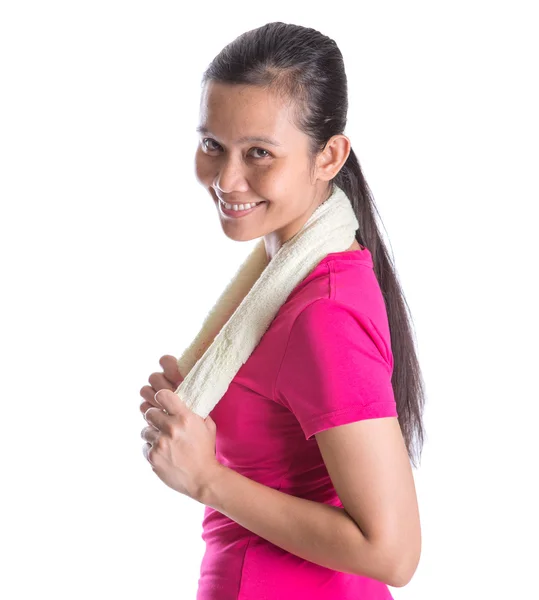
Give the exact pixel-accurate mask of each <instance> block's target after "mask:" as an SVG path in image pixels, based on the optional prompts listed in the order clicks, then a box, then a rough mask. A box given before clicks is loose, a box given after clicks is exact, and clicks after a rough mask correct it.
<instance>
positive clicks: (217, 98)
mask: <svg viewBox="0 0 539 600" xmlns="http://www.w3.org/2000/svg"><path fill="white" fill-rule="evenodd" d="M200 128H203V129H204V130H205V131H207V132H210V133H213V134H214V135H219V134H222V135H229V134H230V135H240V134H241V135H267V136H271V137H273V138H286V137H290V136H291V135H298V134H299V133H300V132H299V131H298V130H297V129H296V128H295V126H294V124H293V122H292V110H291V106H290V104H289V103H288V102H286V101H285V99H283V98H281V97H279V96H277V95H276V94H274V93H272V92H271V91H269V90H267V89H265V88H262V87H258V86H253V85H244V84H224V83H218V82H214V81H209V82H208V83H206V85H205V86H204V88H203V90H202V95H201V100H200V123H199V129H200Z"/></svg>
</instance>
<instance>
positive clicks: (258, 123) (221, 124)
mask: <svg viewBox="0 0 539 600" xmlns="http://www.w3.org/2000/svg"><path fill="white" fill-rule="evenodd" d="M199 128H203V129H204V131H202V132H200V134H199V135H200V139H199V144H198V147H197V150H196V153H195V171H196V177H197V179H198V181H199V183H200V184H201V185H202V186H203V187H204V188H206V189H207V190H208V192H209V194H210V196H211V198H212V200H213V202H214V205H215V207H216V210H217V211H218V214H219V217H220V220H221V226H222V228H223V231H224V232H225V234H226V235H227V236H228V237H229V238H230V239H233V240H235V241H248V240H252V239H255V238H260V237H264V242H265V246H266V253H267V256H268V260H271V259H272V258H273V256H275V253H276V252H277V251H278V250H279V248H280V247H281V246H282V244H283V243H284V242H286V241H287V240H289V239H290V238H291V237H292V236H294V235H295V234H296V233H297V232H298V231H299V230H300V229H301V227H302V226H303V225H304V224H305V223H306V221H307V220H308V219H309V217H310V216H311V214H312V213H313V212H314V211H315V210H316V208H317V207H318V206H319V205H320V204H321V203H322V202H324V201H325V200H326V199H327V198H328V197H329V181H330V180H331V179H333V178H334V177H335V175H336V174H337V173H338V172H339V170H340V169H341V167H342V166H343V164H344V163H345V162H346V159H347V158H348V155H349V153H350V140H349V139H348V138H347V137H346V136H345V135H342V134H340V135H335V136H333V137H332V138H331V139H330V140H329V141H328V143H327V145H326V147H325V148H324V150H323V151H321V152H320V153H319V154H318V155H317V157H316V163H315V165H314V167H313V168H310V163H309V154H308V143H309V138H308V136H307V135H306V134H304V133H303V132H301V131H300V130H299V129H298V128H297V127H296V126H295V125H294V122H293V112H292V106H291V105H290V104H289V103H288V102H285V100H284V99H282V98H281V97H279V96H277V95H276V94H274V93H272V92H270V91H268V90H266V89H263V88H260V87H256V86H249V85H231V84H224V83H216V82H213V81H209V82H207V84H206V85H205V86H204V88H203V91H202V95H201V101H200V119H199ZM244 136H255V137H269V138H272V139H273V140H274V141H275V142H277V144H279V145H272V144H270V143H267V142H262V141H246V142H238V140H239V138H241V137H244ZM219 198H222V199H223V200H224V201H226V202H228V203H230V204H236V203H237V204H244V203H247V202H259V201H262V200H263V201H266V203H265V204H262V205H261V207H259V208H257V209H256V210H255V211H254V212H253V213H251V214H250V215H246V216H245V217H244V218H241V219H234V218H229V217H228V218H227V216H226V215H224V213H223V212H222V211H221V210H220V207H219ZM360 249H361V246H360V245H359V243H358V242H357V240H354V243H353V244H352V246H350V248H349V249H348V250H360Z"/></svg>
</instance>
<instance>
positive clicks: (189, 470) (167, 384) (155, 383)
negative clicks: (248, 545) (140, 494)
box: [140, 354, 223, 502]
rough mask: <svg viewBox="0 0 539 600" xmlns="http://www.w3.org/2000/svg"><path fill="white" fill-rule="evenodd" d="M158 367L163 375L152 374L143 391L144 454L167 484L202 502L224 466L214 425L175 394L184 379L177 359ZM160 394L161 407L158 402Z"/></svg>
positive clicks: (167, 358) (161, 361) (166, 360)
mask: <svg viewBox="0 0 539 600" xmlns="http://www.w3.org/2000/svg"><path fill="white" fill-rule="evenodd" d="M159 364H160V365H161V366H162V367H163V372H162V373H152V374H151V375H150V377H149V378H148V381H149V383H150V385H146V386H144V387H143V388H142V389H141V390H140V395H141V396H142V397H143V398H144V401H143V402H142V403H141V405H140V411H141V412H142V414H143V415H144V418H145V419H146V421H147V422H148V427H145V428H144V429H143V430H142V432H141V436H142V438H143V439H145V440H147V443H146V444H145V445H144V447H143V453H144V456H145V457H146V459H147V460H148V462H149V463H150V464H151V465H152V469H153V471H154V473H156V475H157V476H158V477H159V478H160V479H161V480H162V481H163V482H164V483H166V484H167V485H168V486H169V487H171V488H172V489H175V490H176V491H179V492H180V493H182V494H185V495H187V496H189V497H191V498H193V499H195V500H197V501H199V502H200V501H201V500H200V499H201V498H202V494H203V492H204V489H205V487H206V485H207V482H208V481H210V479H211V478H212V477H213V473H214V471H213V468H214V467H216V466H217V467H222V466H223V465H221V463H219V462H218V460H217V458H216V456H215V432H216V427H215V423H214V421H213V419H212V418H211V417H210V416H209V415H208V417H207V418H206V419H202V418H201V417H199V416H198V415H196V414H195V413H193V412H192V411H190V410H189V409H188V408H187V406H185V404H184V402H183V401H182V400H181V399H180V398H179V397H178V395H177V394H174V392H175V390H176V389H177V388H178V386H179V385H180V383H181V382H182V381H183V379H184V378H183V377H182V376H181V374H180V372H179V371H178V365H177V360H176V358H174V356H170V355H168V354H166V355H165V356H162V357H161V358H160V359H159ZM161 390H163V391H161ZM158 392H160V393H159V398H158V399H157V400H160V401H161V404H160V403H159V402H158V401H157V400H156V395H157V393H158ZM165 394H166V395H167V396H168V401H167V399H166V398H164V396H165ZM162 397H163V398H164V399H162ZM162 405H163V406H162ZM167 406H168V408H167ZM163 408H165V410H166V411H167V412H166V413H165V412H163ZM182 409H183V410H182ZM170 410H172V413H171V412H170ZM167 413H168V414H167Z"/></svg>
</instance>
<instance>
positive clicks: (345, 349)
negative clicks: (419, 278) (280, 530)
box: [197, 248, 397, 600]
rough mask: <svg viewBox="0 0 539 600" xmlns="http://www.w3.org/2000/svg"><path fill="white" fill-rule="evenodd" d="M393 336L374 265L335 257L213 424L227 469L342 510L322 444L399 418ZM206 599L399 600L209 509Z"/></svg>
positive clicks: (260, 349)
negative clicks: (360, 425)
mask: <svg viewBox="0 0 539 600" xmlns="http://www.w3.org/2000/svg"><path fill="white" fill-rule="evenodd" d="M392 370H393V356H392V353H391V344H390V335H389V326H388V320H387V313H386V310H385V305H384V301H383V296H382V292H381V290H380V287H379V285H378V281H377V279H376V276H375V274H374V269H373V263H372V256H371V253H370V251H369V250H368V249H367V248H364V249H363V250H354V251H344V252H335V253H331V254H328V255H326V256H325V257H324V258H323V259H322V260H321V261H320V262H319V263H318V265H317V266H316V267H315V268H314V269H313V270H312V271H311V272H310V274H309V275H308V276H307V277H306V278H304V279H303V281H301V282H300V283H299V284H298V285H297V286H296V287H295V288H294V290H293V291H292V292H291V294H290V295H289V296H288V298H287V300H286V302H285V303H284V304H283V305H282V306H281V308H280V309H279V312H278V313H277V315H276V316H275V318H274V320H273V321H272V322H271V325H270V327H269V328H268V330H267V331H266V333H265V334H264V335H263V337H262V339H261V340H260V342H259V344H258V345H257V347H256V348H255V350H254V351H253V353H252V354H251V356H250V357H249V359H248V360H247V362H246V363H245V364H244V365H242V367H241V368H240V370H239V371H238V372H237V374H236V376H235V377H234V379H233V380H232V382H231V383H230V386H229V387H228V389H227V391H226V393H225V394H224V395H223V397H222V398H221V400H220V401H219V403H218V404H217V405H216V407H215V408H214V409H213V411H212V412H211V413H210V414H211V416H212V418H213V420H214V421H215V423H216V425H217V438H216V455H217V458H218V460H219V462H221V463H222V464H223V465H225V466H227V467H230V468H231V469H234V470H235V471H237V472H239V473H241V474H242V475H245V476H246V477H249V478H250V479H253V480H255V481H258V482H259V483H262V484H264V485H266V486H269V487H272V488H274V489H277V490H280V491H282V492H285V493H287V494H291V495H294V496H299V497H301V498H307V499H309V500H314V501H316V502H324V503H326V504H330V505H333V506H339V507H342V506H343V505H342V503H341V501H340V499H339V497H338V496H337V493H336V491H335V489H334V487H333V485H332V483H331V479H330V477H329V474H328V472H327V470H326V467H325V464H324V461H323V459H322V456H321V454H320V451H319V448H318V445H317V442H316V438H315V437H314V434H316V433H317V432H319V431H323V430H325V429H329V428H331V427H335V426H338V425H344V424H346V423H352V422H354V421H361V420H362V419H373V418H377V417H397V409H396V403H395V398H394V395H393V388H392V386H391V374H392ZM202 539H203V540H204V541H205V542H206V551H205V554H204V557H203V559H202V564H201V567H200V579H199V582H198V585H199V587H198V593H197V600H287V599H289V598H293V599H294V600H301V599H303V598H305V599H307V598H308V599H309V600H322V599H324V600H329V599H331V600H337V599H339V600H346V599H350V600H351V599H352V598H353V599H357V600H359V599H361V600H382V599H383V600H387V599H392V596H391V594H390V592H389V589H388V587H387V585H385V584H384V583H382V582H380V581H377V580H374V579H370V578H367V577H362V576H358V575H351V574H348V573H342V572H340V571H334V570H332V569H328V568H326V567H322V566H320V565H317V564H315V563H312V562H310V561H307V560H304V559H302V558H299V557H298V556H296V555H294V554H291V553H289V552H287V551H285V550H283V549H281V548H279V547H278V546H276V545H274V544H272V543H270V542H268V541H267V540H265V539H264V538H261V537H259V536H258V535H255V534H253V533H252V532H250V531H249V530H247V529H245V528H244V527H241V526H240V525H238V524H237V523H236V522H235V521H233V520H231V519H229V518H228V517H226V516H224V515H223V514H222V513H220V512H218V511H216V510H214V509H212V508H210V507H208V506H206V507H205V509H204V520H203V533H202Z"/></svg>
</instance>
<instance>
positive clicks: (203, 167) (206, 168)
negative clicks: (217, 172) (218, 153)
mask: <svg viewBox="0 0 539 600" xmlns="http://www.w3.org/2000/svg"><path fill="white" fill-rule="evenodd" d="M195 175H196V178H197V179H198V180H199V181H200V183H203V184H206V185H210V184H211V183H212V181H213V178H214V173H213V167H212V160H211V158H210V157H208V156H207V155H206V154H204V152H202V151H201V150H197V152H196V154H195Z"/></svg>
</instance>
